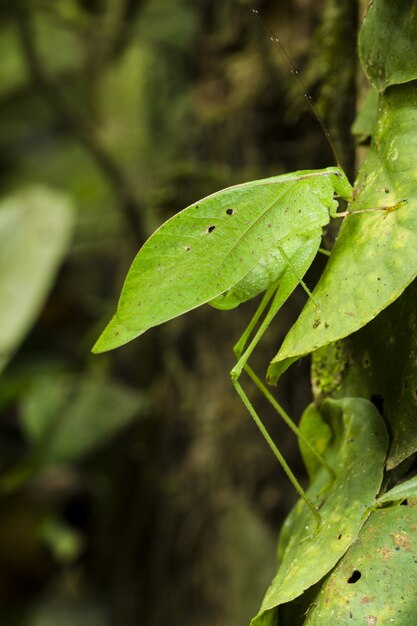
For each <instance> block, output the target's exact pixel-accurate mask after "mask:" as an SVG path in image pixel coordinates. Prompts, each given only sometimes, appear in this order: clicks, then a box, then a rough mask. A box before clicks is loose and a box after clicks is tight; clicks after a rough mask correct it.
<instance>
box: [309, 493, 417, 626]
mask: <svg viewBox="0 0 417 626" xmlns="http://www.w3.org/2000/svg"><path fill="white" fill-rule="evenodd" d="M416 524H417V506H416V503H415V502H414V503H411V504H409V505H408V506H400V505H397V506H393V507H389V508H384V509H380V510H377V511H374V512H373V513H372V514H371V516H370V517H369V519H368V520H367V522H366V524H365V525H364V527H363V529H362V531H361V533H360V535H359V538H358V540H357V541H356V542H355V543H354V545H353V546H352V547H351V548H350V549H349V550H348V551H347V553H346V554H345V556H344V557H343V558H342V559H341V561H340V562H339V563H338V564H337V566H336V568H335V569H334V571H333V572H332V573H331V575H330V576H329V577H328V578H327V579H326V581H325V582H324V584H323V586H322V588H321V590H320V592H319V593H318V594H317V596H316V597H315V598H314V600H312V602H311V603H310V606H309V609H308V613H307V616H306V618H305V621H304V620H303V621H302V623H303V624H304V626H323V625H324V624H340V625H342V624H371V625H375V626H378V625H379V624H381V625H383V624H391V623H393V624H398V626H414V625H415V623H416V615H417V596H416V576H415V569H416V559H417V543H416V539H415V529H416Z"/></svg>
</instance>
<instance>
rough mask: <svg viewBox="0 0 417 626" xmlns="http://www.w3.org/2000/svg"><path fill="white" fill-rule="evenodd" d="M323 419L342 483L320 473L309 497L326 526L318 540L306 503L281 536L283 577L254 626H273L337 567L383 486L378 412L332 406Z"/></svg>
mask: <svg viewBox="0 0 417 626" xmlns="http://www.w3.org/2000/svg"><path fill="white" fill-rule="evenodd" d="M310 411H311V409H310V410H309V411H308V412H307V414H306V416H305V417H304V418H303V421H302V423H301V429H302V432H303V433H304V432H308V428H309V427H308V418H309V414H310ZM321 414H322V419H323V420H324V422H325V423H326V424H327V425H328V426H329V427H330V429H331V431H332V433H333V439H332V440H331V442H330V444H329V448H328V450H327V452H326V459H327V460H328V462H329V463H330V464H331V465H332V466H333V467H334V469H335V471H336V478H335V480H334V482H333V483H331V484H329V476H328V474H327V472H326V471H325V470H324V469H323V468H321V467H320V468H318V467H317V468H315V469H314V471H313V476H314V478H313V482H312V485H311V487H310V488H309V490H308V495H309V497H310V498H311V499H312V501H313V502H314V503H315V504H316V506H317V507H318V509H319V511H320V515H321V517H322V520H323V525H322V528H321V529H320V531H319V532H318V533H316V534H314V524H313V523H312V516H311V511H310V510H309V509H308V507H306V505H305V503H304V502H303V501H300V502H299V503H298V505H297V506H296V507H295V508H294V509H293V511H292V512H291V513H290V515H289V517H288V518H287V520H286V522H285V524H284V526H283V529H282V532H281V537H280V543H279V554H278V557H279V561H280V563H279V569H278V572H277V574H276V576H275V578H274V580H273V582H272V584H271V586H270V588H269V589H268V591H267V593H266V596H265V599H264V601H263V603H262V607H261V610H260V613H259V614H258V615H257V616H256V617H255V618H254V619H253V620H252V626H260V625H262V626H264V625H265V626H269V625H271V626H273V625H274V624H275V622H274V619H275V613H276V608H277V607H278V606H279V605H281V604H283V603H286V602H290V601H291V600H293V599H294V598H297V597H298V596H300V595H301V594H302V593H303V592H304V591H305V590H306V589H308V588H309V587H311V586H312V585H314V584H315V583H317V582H318V581H319V580H321V578H323V576H325V575H326V574H327V573H328V572H329V571H330V570H331V569H332V568H333V567H334V566H335V564H336V563H337V561H338V560H339V559H340V557H341V556H342V555H343V554H344V553H345V552H346V550H347V549H348V548H349V546H350V545H351V544H352V542H353V541H354V540H355V539H356V537H357V535H358V533H359V531H360V529H361V527H362V525H363V523H364V521H365V519H366V516H367V511H369V510H370V509H371V506H372V504H373V503H374V500H375V497H376V495H377V494H378V492H379V489H380V486H381V481H382V475H383V467H384V461H385V457H386V453H387V447H388V437H387V433H386V430H385V426H384V423H383V420H382V418H381V416H380V415H379V413H378V411H377V410H376V409H375V407H374V406H373V405H372V404H371V403H370V402H369V401H367V400H363V399H359V398H345V399H343V400H337V401H335V400H326V401H325V402H323V404H322V407H321ZM314 420H315V423H317V415H316V414H315V413H314Z"/></svg>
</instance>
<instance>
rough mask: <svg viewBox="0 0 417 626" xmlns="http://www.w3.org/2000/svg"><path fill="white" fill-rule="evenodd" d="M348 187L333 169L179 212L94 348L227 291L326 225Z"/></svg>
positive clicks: (145, 254) (140, 262)
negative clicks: (299, 237) (291, 242)
mask: <svg viewBox="0 0 417 626" xmlns="http://www.w3.org/2000/svg"><path fill="white" fill-rule="evenodd" d="M346 184H347V186H349V183H347V181H346V177H345V176H344V174H343V172H342V171H341V170H340V169H338V168H328V169H327V170H317V171H300V172H294V173H293V174H287V175H283V176H276V177H273V178H269V179H264V180H258V181H254V182H250V183H245V184H242V185H237V186H235V187H230V188H228V189H224V190H222V191H219V192H218V193H215V194H213V195H211V196H208V197H206V198H204V199H203V200H200V201H199V202H196V203H195V204H192V205H191V206H189V207H188V208H187V209H184V211H181V212H180V213H178V214H177V215H175V216H174V217H172V218H171V219H170V220H168V221H167V222H165V223H164V224H163V225H162V226H161V227H160V228H159V229H158V230H157V231H156V232H155V233H154V234H153V235H152V236H151V237H150V238H149V239H148V241H147V242H146V243H145V244H144V246H143V247H142V248H141V250H140V251H139V253H138V255H137V256H136V258H135V260H134V261H133V264H132V266H131V268H130V270H129V273H128V275H127V278H126V282H125V284H124V287H123V291H122V294H121V297H120V301H119V305H118V309H117V313H116V315H115V316H114V318H113V319H112V320H111V321H110V323H109V325H108V326H107V328H106V329H105V331H104V333H103V334H102V336H101V337H100V338H99V340H98V342H97V343H96V345H95V346H94V349H93V351H94V352H102V351H105V350H110V349H112V348H116V347H118V346H120V345H123V344H124V343H126V342H127V341H130V340H131V339H134V338H135V337H137V336H138V335H140V334H142V333H143V332H145V331H146V330H147V329H149V328H151V327H153V326H156V325H158V324H161V323H163V322H165V321H167V320H169V319H171V318H173V317H176V316H178V315H181V314H182V313H185V312H186V311H189V310H191V309H194V308H196V307H198V306H200V305H201V304H204V303H206V302H209V301H210V300H212V299H214V298H216V297H217V296H219V295H220V294H222V293H223V292H225V291H226V290H227V289H230V288H231V287H232V286H233V285H235V284H236V283H237V282H238V281H239V280H241V279H242V278H243V277H244V276H246V275H247V274H248V273H249V272H250V271H251V270H252V269H253V268H254V267H255V266H256V264H257V263H259V262H260V261H261V260H262V259H263V258H265V256H267V255H268V254H269V253H270V251H271V250H273V251H276V248H277V243H279V242H283V241H285V239H286V238H288V237H290V236H293V235H296V234H304V233H308V232H310V231H317V228H320V227H322V226H324V225H325V224H327V223H328V221H329V210H330V209H333V208H334V207H335V206H336V203H335V200H334V199H333V196H334V193H335V189H336V190H338V189H339V187H341V190H342V192H343V193H348V191H346V190H345V186H346ZM339 193H340V192H339Z"/></svg>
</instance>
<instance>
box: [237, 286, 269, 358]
mask: <svg viewBox="0 0 417 626" xmlns="http://www.w3.org/2000/svg"><path fill="white" fill-rule="evenodd" d="M277 288H278V286H277V285H272V286H271V287H269V289H267V290H266V291H265V293H264V295H263V298H262V300H261V302H260V304H259V306H258V308H257V309H256V311H255V313H254V315H253V316H252V318H251V320H250V322H249V324H248V325H247V327H246V328H245V330H244V331H243V333H242V335H241V336H240V337H239V339H238V341H237V342H236V344H235V345H234V347H233V352H234V354H235V356H236V358H237V359H240V357H241V356H242V353H243V350H244V349H245V346H246V344H247V343H248V341H249V337H250V336H251V334H252V333H253V331H254V330H255V328H256V325H257V324H258V322H259V320H260V319H261V317H262V315H263V313H264V311H265V309H266V307H267V306H268V304H269V303H270V301H271V299H272V297H273V295H274V293H275V291H276V290H277Z"/></svg>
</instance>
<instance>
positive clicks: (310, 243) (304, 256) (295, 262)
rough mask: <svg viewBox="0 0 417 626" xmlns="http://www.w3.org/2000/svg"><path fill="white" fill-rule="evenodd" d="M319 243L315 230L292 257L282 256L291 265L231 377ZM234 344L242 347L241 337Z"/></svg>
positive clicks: (302, 271)
mask: <svg viewBox="0 0 417 626" xmlns="http://www.w3.org/2000/svg"><path fill="white" fill-rule="evenodd" d="M304 240H305V238H304ZM320 243H321V233H320V232H317V231H315V232H314V234H312V236H311V237H310V238H309V239H307V240H305V244H304V246H303V248H302V249H300V250H299V253H297V255H295V256H294V257H293V258H292V259H288V257H287V258H285V257H284V258H285V260H286V261H287V259H288V260H289V261H290V263H291V265H288V262H287V265H288V268H287V270H286V271H285V272H284V274H283V275H282V277H281V279H280V281H279V284H278V287H277V288H276V290H275V295H274V297H273V300H272V304H271V306H270V308H269V310H268V311H267V313H266V315H265V317H264V319H263V320H262V322H261V324H260V326H259V328H258V330H257V331H256V333H255V335H254V336H253V338H252V340H251V341H250V343H249V345H248V346H247V347H246V349H245V351H244V352H243V353H241V354H240V355H239V359H238V361H237V363H236V365H235V367H234V368H233V370H232V372H231V376H232V377H239V375H240V373H241V372H242V370H243V367H244V365H245V364H246V362H247V360H248V359H249V357H250V355H251V354H252V352H253V350H254V349H255V348H256V346H257V344H258V343H259V341H260V340H261V339H262V337H263V335H264V333H265V332H266V330H267V329H268V327H269V325H270V323H271V322H272V320H273V319H274V317H275V316H276V314H277V313H278V311H279V310H280V308H281V307H282V306H283V304H284V303H285V302H286V301H287V299H288V298H289V297H290V295H291V294H292V292H293V291H294V289H295V288H296V287H297V285H298V284H299V282H300V278H301V279H302V278H303V276H304V275H305V273H306V272H307V270H308V268H309V267H310V265H311V264H312V262H313V259H314V257H315V256H316V254H317V250H318V248H319V246H320ZM280 248H282V245H280V244H278V249H280ZM268 291H269V290H268ZM262 304H263V301H262V302H261V306H262ZM266 304H267V302H266ZM266 304H265V305H264V307H263V309H265V308H266ZM259 308H261V307H259ZM258 310H259V309H258ZM257 314H258V311H257V312H256V313H255V316H256V315H257ZM259 317H260V316H259ZM254 326H255V325H254V324H252V322H250V323H249V325H248V328H251V330H254ZM244 337H245V339H246V341H247V340H248V339H249V337H248V335H247V333H246V331H245V333H244ZM236 345H238V346H239V347H242V345H243V342H242V341H241V339H239V341H238V342H237V344H236Z"/></svg>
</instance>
